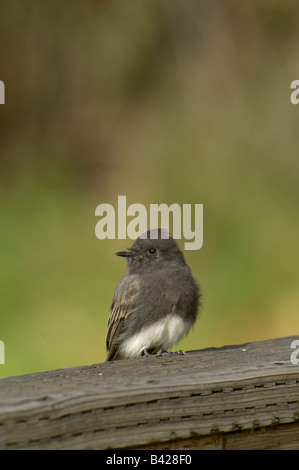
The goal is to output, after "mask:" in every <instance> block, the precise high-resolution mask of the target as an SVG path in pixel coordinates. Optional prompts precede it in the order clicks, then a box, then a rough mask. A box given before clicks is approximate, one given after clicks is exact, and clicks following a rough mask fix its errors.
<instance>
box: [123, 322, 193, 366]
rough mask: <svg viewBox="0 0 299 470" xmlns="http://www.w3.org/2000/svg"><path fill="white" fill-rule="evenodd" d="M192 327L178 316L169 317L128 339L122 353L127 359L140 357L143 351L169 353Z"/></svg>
mask: <svg viewBox="0 0 299 470" xmlns="http://www.w3.org/2000/svg"><path fill="white" fill-rule="evenodd" d="M190 326H191V325H190V323H189V322H186V321H185V322H184V321H183V320H182V318H181V317H179V316H178V315H173V314H171V315H167V317H164V318H163V319H161V320H159V321H158V322H156V323H154V324H153V325H151V326H146V327H144V328H143V329H142V330H141V331H140V332H139V333H136V334H135V335H133V336H132V337H131V338H129V339H127V340H126V341H125V342H124V343H123V344H122V346H121V351H122V353H123V355H124V356H125V357H127V358H130V357H138V356H140V354H141V352H142V350H143V349H156V350H157V351H158V350H160V349H161V350H165V351H167V350H168V349H171V348H172V346H174V345H175V344H176V343H178V342H179V341H180V340H181V339H182V338H183V336H185V335H186V334H187V333H188V331H189V329H190Z"/></svg>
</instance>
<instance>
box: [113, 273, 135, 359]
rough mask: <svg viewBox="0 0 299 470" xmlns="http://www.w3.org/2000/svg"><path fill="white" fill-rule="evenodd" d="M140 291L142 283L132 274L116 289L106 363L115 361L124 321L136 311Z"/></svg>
mask: <svg viewBox="0 0 299 470" xmlns="http://www.w3.org/2000/svg"><path fill="white" fill-rule="evenodd" d="M139 291H140V282H139V281H138V277H137V276H136V275H132V274H127V275H126V276H125V277H124V278H123V279H122V280H121V282H120V283H119V285H118V286H117V288H116V289H115V292H114V297H113V301H112V305H111V312H110V316H109V318H108V325H107V327H108V330H107V337H106V349H107V358H106V361H111V360H113V359H114V358H115V356H116V354H117V352H118V347H119V339H120V335H121V333H122V331H123V328H124V320H125V319H126V318H127V317H128V316H129V315H130V314H131V313H132V312H133V311H134V309H135V306H136V304H135V302H136V296H137V294H138V292H139Z"/></svg>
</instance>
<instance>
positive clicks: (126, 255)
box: [115, 249, 134, 257]
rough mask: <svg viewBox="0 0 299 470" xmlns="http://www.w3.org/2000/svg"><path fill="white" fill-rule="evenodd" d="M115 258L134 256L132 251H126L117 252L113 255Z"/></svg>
mask: <svg viewBox="0 0 299 470" xmlns="http://www.w3.org/2000/svg"><path fill="white" fill-rule="evenodd" d="M115 254H116V255H117V256H125V257H129V256H133V254H134V251H133V250H130V249H128V250H126V251H118V252H117V253H115Z"/></svg>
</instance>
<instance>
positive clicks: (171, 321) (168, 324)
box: [106, 228, 201, 361]
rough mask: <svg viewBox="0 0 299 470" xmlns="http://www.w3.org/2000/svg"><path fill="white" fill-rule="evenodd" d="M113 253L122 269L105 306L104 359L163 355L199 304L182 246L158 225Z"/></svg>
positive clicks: (183, 332) (193, 318)
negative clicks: (124, 260)
mask: <svg viewBox="0 0 299 470" xmlns="http://www.w3.org/2000/svg"><path fill="white" fill-rule="evenodd" d="M115 254H116V255H117V256H122V257H125V258H127V261H128V272H127V274H126V275H125V276H124V277H123V278H122V280H121V281H120V282H119V284H118V285H117V287H116V289H115V292H114V295H113V299H112V304H111V307H110V315H109V318H108V323H107V336H106V350H107V356H106V361H115V360H120V359H133V358H137V357H140V356H157V355H164V354H169V353H170V352H169V349H171V348H172V347H173V346H174V345H175V344H177V343H178V342H179V341H180V340H181V339H182V338H183V337H184V336H185V335H187V333H188V332H189V330H190V328H191V327H192V326H193V325H194V323H195V321H196V319H197V315H198V310H199V308H200V304H201V302H200V299H201V290H200V286H199V284H198V283H197V281H196V280H195V278H194V277H193V275H192V272H191V269H190V268H189V266H188V265H187V264H186V262H185V259H184V255H183V253H182V251H181V250H180V248H179V246H178V244H177V243H176V241H175V240H174V239H173V238H172V237H171V236H170V235H169V234H168V232H166V231H165V230H164V229H161V228H159V229H152V230H148V231H147V232H145V233H144V234H143V235H141V236H140V237H139V238H137V240H136V241H135V242H134V243H133V245H132V246H131V248H129V249H127V250H125V251H119V252H117V253H115ZM181 353H183V352H181ZM170 354H172V353H170Z"/></svg>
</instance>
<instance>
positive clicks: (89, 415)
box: [0, 336, 299, 450]
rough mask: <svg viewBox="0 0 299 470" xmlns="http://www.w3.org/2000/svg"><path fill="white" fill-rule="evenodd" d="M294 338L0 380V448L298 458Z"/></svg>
mask: <svg viewBox="0 0 299 470" xmlns="http://www.w3.org/2000/svg"><path fill="white" fill-rule="evenodd" d="M296 339H297V340H298V339H299V337H298V336H297V337H287V338H277V339H272V340H267V341H259V342H253V343H248V344H242V345H235V346H226V347H222V348H211V349H204V350H198V351H188V352H187V353H186V354H185V355H173V356H163V357H152V358H151V357H144V358H140V359H136V360H123V361H115V362H108V363H103V364H95V365H91V366H85V367H74V368H70V369H63V370H52V371H49V372H40V373H36V374H30V375H24V376H17V377H8V378H4V379H1V380H0V448H1V449H169V450H171V449H299V365H297V364H296V361H292V360H291V355H292V353H294V351H293V349H292V348H291V345H292V343H293V341H294V340H296Z"/></svg>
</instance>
